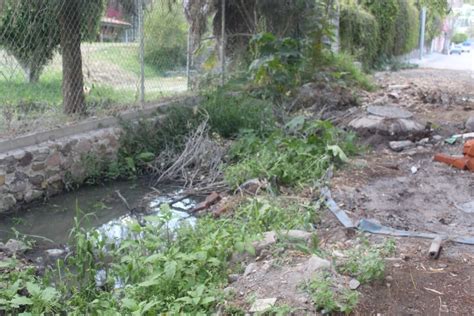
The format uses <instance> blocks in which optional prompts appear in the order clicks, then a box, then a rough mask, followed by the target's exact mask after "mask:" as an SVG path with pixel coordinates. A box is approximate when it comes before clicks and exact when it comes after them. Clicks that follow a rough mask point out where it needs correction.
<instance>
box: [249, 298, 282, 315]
mask: <svg viewBox="0 0 474 316" xmlns="http://www.w3.org/2000/svg"><path fill="white" fill-rule="evenodd" d="M276 301H277V299H276V298H263V299H259V300H256V301H255V303H253V304H252V307H251V308H250V312H251V313H260V312H264V311H266V310H267V309H269V308H272V307H273V306H274V305H275V303H276Z"/></svg>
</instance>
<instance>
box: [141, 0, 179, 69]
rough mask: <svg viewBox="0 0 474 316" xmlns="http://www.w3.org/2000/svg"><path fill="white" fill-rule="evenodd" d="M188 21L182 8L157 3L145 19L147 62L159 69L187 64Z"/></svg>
mask: <svg viewBox="0 0 474 316" xmlns="http://www.w3.org/2000/svg"><path fill="white" fill-rule="evenodd" d="M187 32H188V30H187V23H186V19H185V17H184V14H183V10H182V8H180V6H179V5H176V6H173V7H172V10H169V8H167V7H164V4H163V3H160V2H159V3H156V4H155V5H154V6H153V10H152V11H151V12H149V13H148V14H147V17H146V19H145V38H146V41H147V45H145V62H146V63H147V64H149V65H152V66H154V67H156V68H157V69H158V70H169V69H176V68H181V67H183V66H185V65H186V51H187Z"/></svg>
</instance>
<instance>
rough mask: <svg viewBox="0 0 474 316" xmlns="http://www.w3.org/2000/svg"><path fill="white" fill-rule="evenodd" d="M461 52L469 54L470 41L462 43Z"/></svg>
mask: <svg viewBox="0 0 474 316" xmlns="http://www.w3.org/2000/svg"><path fill="white" fill-rule="evenodd" d="M462 52H463V53H464V52H467V53H470V52H471V42H470V41H465V42H464V43H462Z"/></svg>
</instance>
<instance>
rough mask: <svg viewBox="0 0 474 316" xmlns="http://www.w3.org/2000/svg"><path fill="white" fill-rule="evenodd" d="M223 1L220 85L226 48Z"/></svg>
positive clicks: (223, 75) (222, 79) (223, 5)
mask: <svg viewBox="0 0 474 316" xmlns="http://www.w3.org/2000/svg"><path fill="white" fill-rule="evenodd" d="M225 1H226V0H222V14H221V15H222V16H221V20H222V21H221V22H222V23H221V52H220V53H221V85H224V83H225V46H226V36H225V16H226V10H225Z"/></svg>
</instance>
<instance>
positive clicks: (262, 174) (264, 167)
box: [225, 117, 357, 187]
mask: <svg viewBox="0 0 474 316" xmlns="http://www.w3.org/2000/svg"><path fill="white" fill-rule="evenodd" d="M354 140H355V137H354V135H352V134H348V133H345V132H342V131H340V130H339V129H337V128H335V127H334V126H332V125H331V123H329V122H323V121H316V122H314V121H313V122H311V121H306V120H305V119H304V118H303V117H297V118H295V119H294V120H292V121H291V122H290V123H288V124H287V125H286V131H275V132H274V133H272V134H271V135H270V136H269V137H268V138H266V139H261V138H260V137H258V136H257V135H256V134H255V133H254V132H252V131H248V132H246V133H244V134H243V135H242V136H241V138H240V139H239V140H238V141H237V142H236V143H235V144H234V145H233V147H232V148H231V150H230V158H231V159H232V160H233V161H235V163H234V164H231V165H230V166H228V167H227V168H226V170H225V178H226V180H227V181H228V183H230V184H231V185H232V186H233V187H237V186H238V185H240V184H242V183H243V182H245V181H246V180H249V179H253V178H265V179H268V180H270V181H272V182H274V183H277V184H281V185H286V186H297V185H303V184H307V183H310V182H316V181H318V180H319V179H320V177H321V176H322V175H323V174H324V173H325V172H326V170H327V169H328V168H329V166H330V165H331V164H340V163H343V162H345V161H346V160H347V155H349V154H354V153H355V152H356V151H357V148H356V146H355V144H354Z"/></svg>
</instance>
